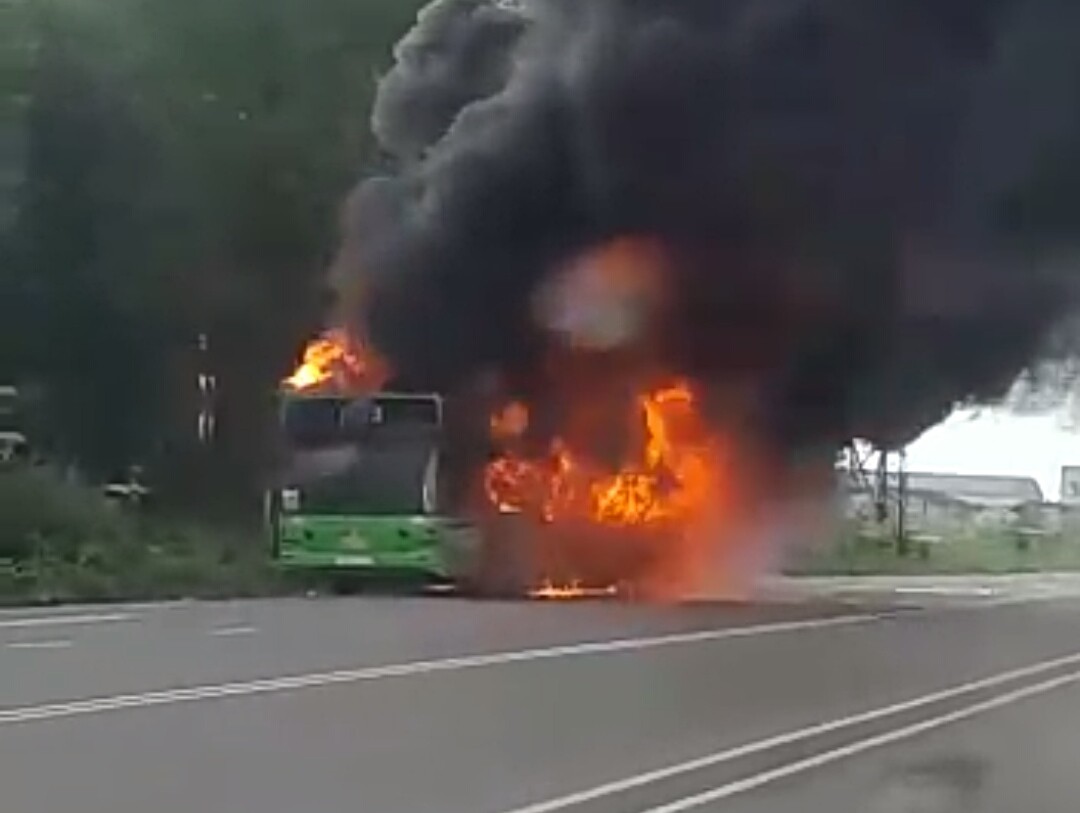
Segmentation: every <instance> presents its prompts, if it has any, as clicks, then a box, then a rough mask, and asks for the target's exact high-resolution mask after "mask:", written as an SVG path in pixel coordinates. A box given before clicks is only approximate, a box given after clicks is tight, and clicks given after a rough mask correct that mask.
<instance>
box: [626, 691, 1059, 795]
mask: <svg viewBox="0 0 1080 813" xmlns="http://www.w3.org/2000/svg"><path fill="white" fill-rule="evenodd" d="M1074 683H1080V670H1078V671H1074V672H1070V673H1069V674H1067V675H1061V676H1059V677H1056V678H1051V679H1050V680H1045V681H1043V682H1042V683H1035V684H1033V685H1031V686H1025V687H1023V688H1021V689H1016V690H1014V691H1011V692H1006V693H1005V694H1000V695H997V696H996V697H992V698H990V699H989V700H983V701H981V702H979V703H972V704H971V705H970V706H964V707H963V708H960V709H957V710H956V711H950V712H948V713H947V714H941V715H939V716H937V717H930V718H929V719H926V720H922V721H920V722H918V723H912V724H911V725H906V726H903V727H902V728H895V729H893V730H891V731H886V732H884V733H882V734H877V735H875V736H873V737H867V738H865V739H862V740H856V741H855V742H853V743H850V744H848V745H844V746H842V747H840V748H834V749H832V750H831V751H823V752H822V753H820V754H815V755H814V756H811V757H806V758H805V759H800V760H797V761H796V762H789V763H788V764H787V765H781V766H780V767H778V768H773V769H772V770H768V771H762V772H761V773H758V774H754V775H753V776H748V777H746V778H745V779H738V780H736V781H734V782H729V783H728V784H726V785H720V786H719V787H716V788H713V789H712V790H707V791H705V792H704V793H697V794H695V795H693V796H687V797H685V798H682V799H678V800H676V801H674V802H669V803H668V804H664V805H660V806H658V807H650V808H648V809H647V810H642V811H641V812H640V813H682V812H683V811H686V810H693V809H694V808H699V807H702V806H703V805H707V804H712V803H713V802H719V801H722V800H724V799H730V798H731V797H732V796H737V795H739V794H741V793H747V792H748V791H751V790H755V789H757V788H760V787H762V786H764V785H768V784H771V783H772V782H777V781H779V780H781V779H786V778H788V777H790V776H794V775H796V774H800V773H805V772H806V771H810V770H813V769H815V768H820V767H822V766H823V765H828V764H829V763H832V762H837V761H839V760H842V759H849V758H851V757H854V756H858V755H859V754H862V753H865V752H866V751H870V750H873V749H875V748H882V747H884V746H886V745H892V744H893V743H896V742H900V741H901V740H907V739H911V738H912V737H917V736H918V735H920V734H925V733H926V732H928V731H934V730H935V729H938V728H944V727H945V726H948V725H952V724H953V723H958V722H961V721H962V720H967V719H970V718H972V717H977V716H978V715H980V714H985V713H986V712H988V711H993V710H994V709H999V708H1002V707H1003V706H1009V705H1012V704H1013V703H1018V702H1020V701H1021V700H1025V699H1027V698H1029V697H1036V696H1038V695H1041V694H1046V693H1047V692H1052V691H1054V690H1055V689H1061V688H1063V687H1065V686H1069V685H1071V684H1074Z"/></svg>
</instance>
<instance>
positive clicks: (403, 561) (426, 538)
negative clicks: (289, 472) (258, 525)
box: [275, 514, 447, 577]
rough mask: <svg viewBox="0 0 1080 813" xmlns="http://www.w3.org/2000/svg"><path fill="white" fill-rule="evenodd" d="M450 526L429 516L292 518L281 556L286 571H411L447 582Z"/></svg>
mask: <svg viewBox="0 0 1080 813" xmlns="http://www.w3.org/2000/svg"><path fill="white" fill-rule="evenodd" d="M445 530H446V529H445V527H444V522H443V521H442V520H440V519H438V518H433V517H424V516H348V515H345V516H341V515H331V516H324V515H310V514H289V515H284V516H282V517H281V518H280V522H279V523H278V530H277V535H278V538H277V540H276V542H277V544H276V546H275V549H276V550H275V553H276V558H277V560H278V562H279V563H280V564H281V565H282V566H284V567H295V568H312V569H315V568H318V569H348V570H373V571H375V570H386V571H407V572H414V573H418V574H424V575H429V576H432V577H445V576H446V575H447V564H446V557H445V550H444V544H443V541H444V540H443V537H444V533H445Z"/></svg>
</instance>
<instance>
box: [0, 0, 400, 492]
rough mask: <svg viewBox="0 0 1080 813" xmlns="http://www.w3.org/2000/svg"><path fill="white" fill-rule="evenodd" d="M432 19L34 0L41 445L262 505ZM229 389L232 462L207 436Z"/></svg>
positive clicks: (19, 22) (1, 185)
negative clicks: (406, 42)
mask: <svg viewBox="0 0 1080 813" xmlns="http://www.w3.org/2000/svg"><path fill="white" fill-rule="evenodd" d="M419 5H420V2H419V0H319V2H318V3H309V2H306V0H184V2H176V1H175V0H109V2H101V0H91V1H90V2H86V0H14V2H12V3H9V4H7V5H6V6H5V8H4V10H3V11H0V14H2V15H4V18H3V19H0V78H2V82H0V286H2V296H0V302H2V304H0V308H2V310H0V383H5V382H18V383H19V385H20V390H21V391H25V392H27V393H31V398H32V409H31V410H30V415H31V423H32V437H33V440H34V443H35V445H37V446H39V447H41V448H43V449H45V450H47V453H48V454H49V456H51V457H53V458H54V459H56V460H58V461H63V462H64V463H74V464H76V465H77V466H78V468H79V469H80V471H83V472H85V473H86V474H87V475H88V476H90V477H92V478H102V477H109V476H114V475H115V473H116V472H118V471H120V470H122V469H123V468H125V467H126V466H128V465H130V464H132V463H138V464H140V465H143V466H145V467H146V468H147V470H148V471H149V472H151V473H152V475H153V477H154V479H155V480H156V481H157V483H158V484H159V485H160V488H161V489H162V491H163V493H165V494H167V495H169V497H170V499H173V500H175V501H176V502H177V503H178V504H184V503H188V504H199V505H207V504H209V503H210V502H211V500H210V498H211V497H213V500H212V502H214V503H215V504H218V505H220V506H222V507H223V508H229V509H235V508H236V507H238V506H242V505H252V504H254V498H255V497H256V495H257V493H258V489H259V485H260V482H261V474H262V472H263V471H264V470H265V466H266V465H267V450H268V448H269V444H268V442H267V439H268V434H267V432H268V429H269V427H270V425H271V420H272V415H273V401H274V398H273V396H274V389H275V386H276V383H277V381H278V380H279V379H280V378H281V376H282V374H283V373H284V372H285V371H286V370H287V369H288V368H289V366H290V365H291V364H292V363H293V361H294V359H295V357H296V353H297V351H298V349H299V347H300V346H301V345H302V343H303V341H304V339H305V338H306V337H307V336H308V335H310V333H311V332H312V331H313V330H314V329H317V328H318V326H319V323H320V320H321V318H322V316H323V314H324V313H325V310H326V306H327V298H328V293H327V291H326V288H325V283H324V269H325V267H326V265H327V263H328V259H329V256H330V254H331V253H332V251H333V249H334V245H335V241H336V222H337V210H338V207H339V204H340V203H341V201H342V199H343V197H344V195H345V193H346V192H347V190H348V189H349V188H350V187H351V186H353V185H354V184H355V183H356V181H357V180H358V178H359V177H360V174H361V173H362V171H363V167H364V166H365V165H366V164H368V163H369V162H371V161H373V160H374V159H375V158H376V157H377V156H375V155H374V149H375V147H374V144H373V141H372V139H371V137H370V135H369V126H368V108H369V106H370V103H371V101H372V97H373V92H374V86H375V83H376V81H377V78H378V76H379V74H380V71H382V70H384V69H385V67H386V65H387V63H388V62H389V59H390V56H391V49H392V45H393V43H394V42H395V41H396V40H397V39H398V38H399V37H400V36H401V34H402V33H403V32H404V31H405V30H406V29H407V28H408V27H409V25H410V24H411V22H412V20H413V19H414V18H415V15H416V11H417V8H418V6H419ZM200 374H203V375H207V376H211V377H212V380H213V382H214V387H213V393H212V396H213V410H214V413H215V416H216V425H215V433H214V437H213V442H211V443H208V444H205V443H200V441H199V437H198V433H197V431H196V430H197V415H198V412H199V409H200V405H201V404H202V403H203V402H204V401H205V400H206V398H207V395H206V394H205V393H204V392H201V391H200V388H199V385H198V381H199V375H200Z"/></svg>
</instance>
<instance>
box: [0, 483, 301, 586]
mask: <svg viewBox="0 0 1080 813" xmlns="http://www.w3.org/2000/svg"><path fill="white" fill-rule="evenodd" d="M282 589H284V584H283V582H282V580H281V579H280V578H278V576H277V574H276V573H275V571H274V570H273V569H272V568H271V566H270V564H269V562H268V561H267V557H266V555H265V552H264V549H263V546H262V544H261V542H260V541H259V540H257V539H254V538H251V537H249V536H246V535H244V534H242V533H225V532H223V531H221V530H220V529H214V528H207V527H203V526H200V525H198V524H195V523H191V522H180V521H177V520H175V519H169V518H164V517H154V516H152V515H143V514H138V513H133V512H132V511H130V510H127V509H125V508H124V507H122V506H119V505H116V504H113V503H110V502H109V501H108V500H106V499H105V498H104V497H103V496H102V495H101V494H100V493H99V492H97V491H95V490H93V489H91V488H87V487H84V486H80V485H77V484H73V483H69V482H65V481H64V479H63V478H61V477H60V476H59V475H58V474H57V472H55V471H53V470H50V469H44V468H42V469H32V470H30V469H21V470H7V471H2V472H0V601H3V602H6V603H12V602H26V601H34V602H49V603H54V602H64V601H104V600H122V599H170V598H184V597H199V598H224V597H231V596H256V595H265V594H268V593H272V592H278V591H280V590H282Z"/></svg>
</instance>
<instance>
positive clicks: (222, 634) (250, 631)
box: [210, 626, 259, 638]
mask: <svg viewBox="0 0 1080 813" xmlns="http://www.w3.org/2000/svg"><path fill="white" fill-rule="evenodd" d="M258 631H259V630H258V629H257V628H256V627H243V626H236V627H218V628H217V629H212V630H210V634H211V635H214V636H217V637H219V638H229V637H232V636H234V635H254V634H255V633H256V632H258Z"/></svg>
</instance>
